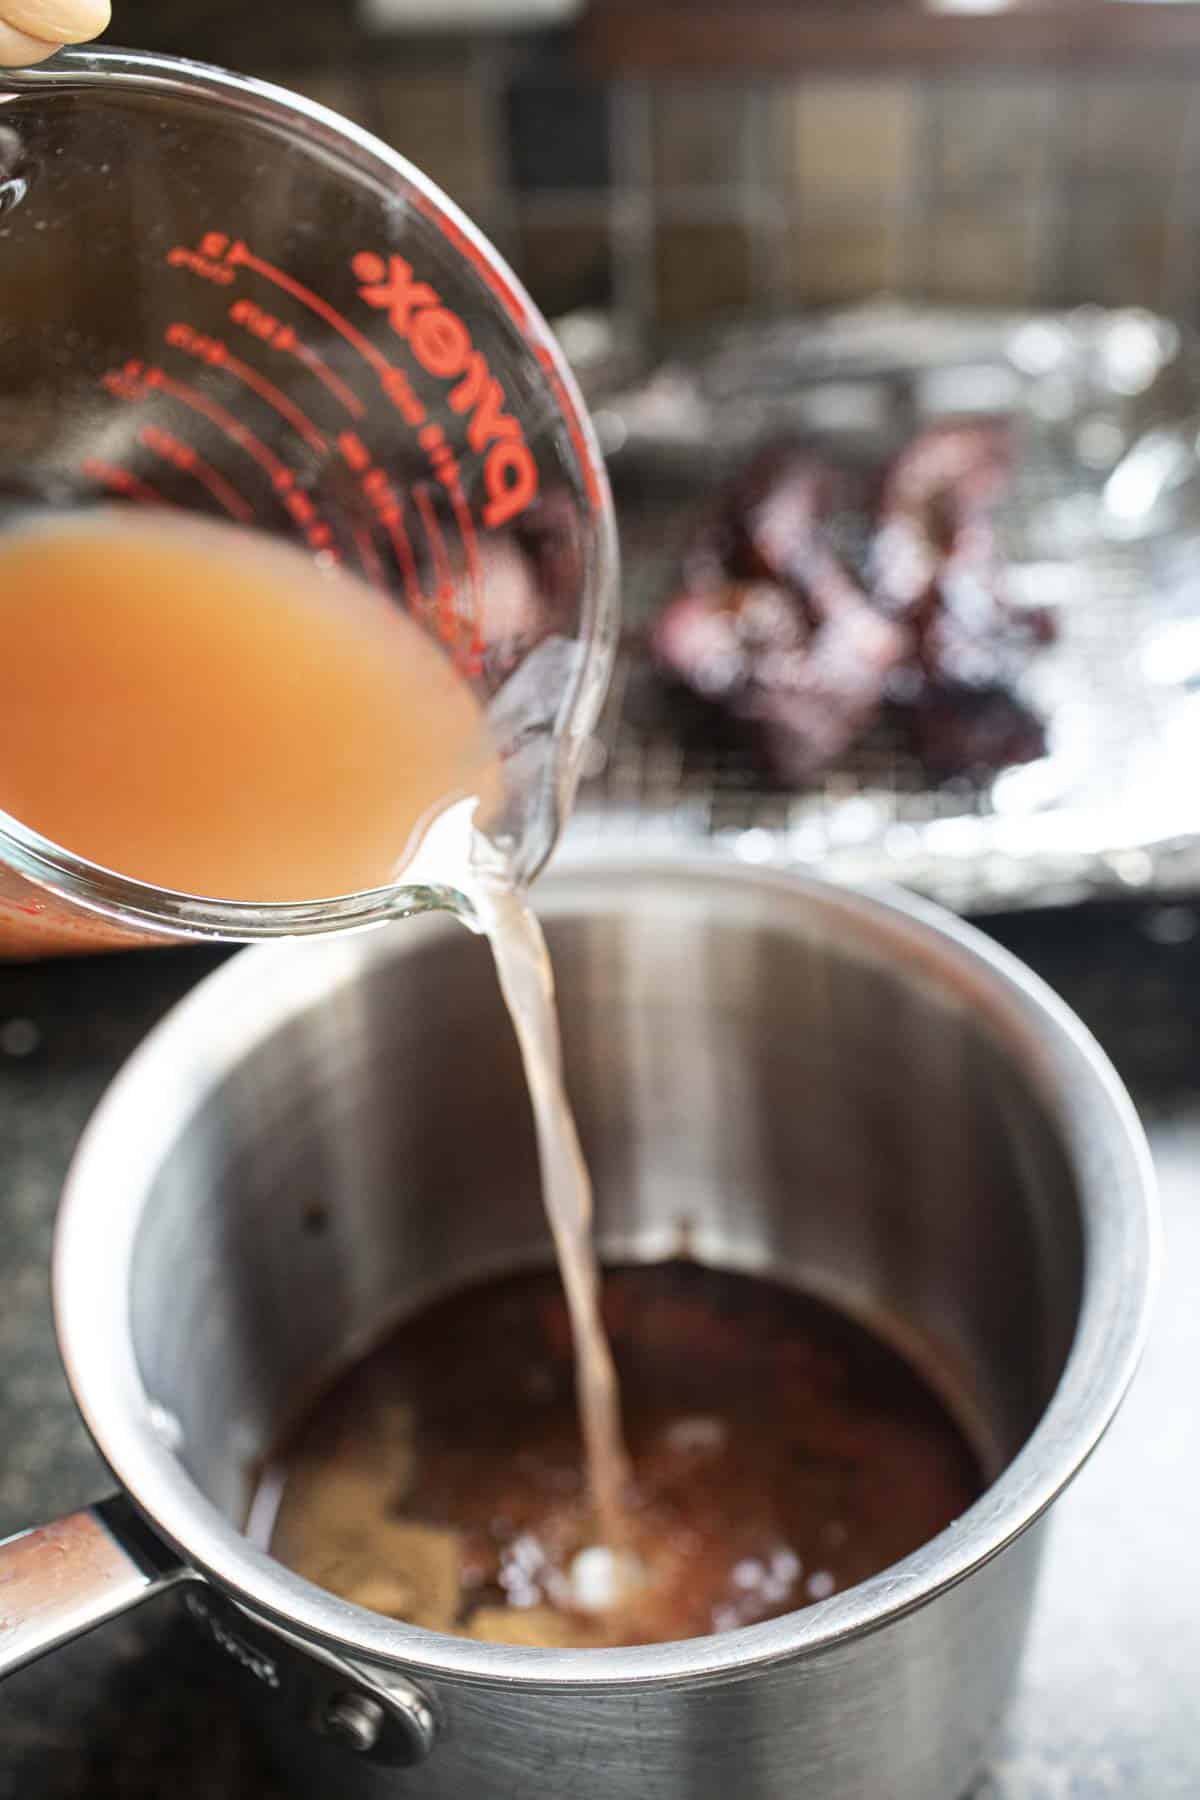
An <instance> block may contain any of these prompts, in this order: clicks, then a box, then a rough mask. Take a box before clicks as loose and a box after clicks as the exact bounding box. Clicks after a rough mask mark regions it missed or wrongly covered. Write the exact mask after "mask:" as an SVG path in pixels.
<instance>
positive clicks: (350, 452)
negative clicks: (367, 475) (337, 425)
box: [338, 431, 371, 475]
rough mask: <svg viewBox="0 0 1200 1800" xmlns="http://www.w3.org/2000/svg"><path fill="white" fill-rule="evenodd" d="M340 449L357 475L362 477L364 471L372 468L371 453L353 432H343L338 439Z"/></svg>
mask: <svg viewBox="0 0 1200 1800" xmlns="http://www.w3.org/2000/svg"><path fill="white" fill-rule="evenodd" d="M338 449H339V450H340V451H341V453H342V455H343V456H344V457H345V459H346V461H347V463H348V464H349V465H350V467H351V468H352V469H353V470H354V473H355V474H356V475H361V474H362V472H363V470H364V469H369V468H370V466H371V452H370V451H369V450H368V449H367V446H366V445H365V444H364V443H363V441H362V439H361V438H360V437H358V436H357V435H356V433H354V432H353V431H343V433H342V435H341V436H340V437H339V439H338Z"/></svg>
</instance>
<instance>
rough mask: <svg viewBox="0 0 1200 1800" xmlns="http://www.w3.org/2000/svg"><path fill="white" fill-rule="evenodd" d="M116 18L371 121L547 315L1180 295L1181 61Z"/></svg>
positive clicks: (1199, 155) (1193, 261)
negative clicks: (921, 64)
mask: <svg viewBox="0 0 1200 1800" xmlns="http://www.w3.org/2000/svg"><path fill="white" fill-rule="evenodd" d="M267 10H268V11H269V10H270V9H267ZM121 17H122V26H123V35H124V36H125V37H126V38H127V39H128V40H129V41H136V42H144V43H147V44H150V45H151V46H152V47H154V48H162V49H176V50H179V51H182V52H184V53H187V54H196V55H202V56H207V57H209V58H210V59H211V60H214V61H221V62H224V63H226V64H228V65H230V66H232V67H235V68H243V69H247V70H249V71H251V72H253V73H256V74H261V75H266V76H269V77H271V78H273V79H277V80H279V81H281V82H283V83H284V84H285V85H290V86H292V87H296V88H299V89H301V90H302V91H304V92H307V93H309V94H311V95H312V96H313V97H314V98H317V99H320V100H322V101H324V102H325V103H326V104H328V105H331V106H333V107H335V108H337V109H338V110H341V111H345V112H347V113H349V114H350V115H351V116H353V117H354V118H356V119H358V120H359V121H360V122H362V123H363V124H365V125H367V126H369V127H370V128H372V129H373V130H375V131H377V132H378V133H379V134H380V135H381V136H383V137H384V138H386V139H387V140H388V141H389V142H390V143H392V144H394V145H395V146H396V147H397V148H398V149H400V150H401V151H403V152H404V153H405V154H406V155H408V156H410V157H411V158H412V160H413V161H414V162H416V163H418V164H419V165H420V166H421V167H422V168H424V169H425V170H426V171H427V172H428V173H429V174H430V175H431V176H432V177H433V178H434V180H436V181H438V182H439V183H440V184H441V185H442V186H444V187H445V188H446V189H447V190H448V192H449V193H451V194H452V195H453V196H454V198H455V199H457V200H458V201H459V202H460V203H461V204H462V206H463V207H464V208H465V209H466V211H467V212H468V213H470V214H471V215H472V216H473V217H474V218H476V219H477V220H478V222H479V224H480V225H481V226H482V228H483V229H484V230H485V231H487V232H488V234H489V235H490V236H492V237H494V238H495V239H496V241H497V242H498V243H499V244H500V245H501V247H502V248H503V249H504V251H505V253H506V254H507V255H508V256H509V257H510V259H511V260H512V262H513V263H514V264H515V266H516V267H517V268H518V270H519V271H520V272H521V274H522V275H523V276H524V277H525V279H526V280H527V282H528V283H529V285H530V287H531V288H532V290H533V292H534V294H535V296H536V298H537V299H538V300H539V301H540V303H541V304H542V306H543V307H544V308H545V309H546V310H547V311H548V312H549V313H551V314H552V315H553V314H557V313H561V312H563V311H566V310H569V309H572V308H576V307H590V306H608V305H615V306H617V307H618V308H619V309H621V310H622V311H623V312H624V313H625V314H626V315H628V316H629V317H630V318H631V319H634V320H637V321H639V322H649V323H658V324H662V325H665V326H675V325H686V324H691V323H694V322H697V321H700V320H703V319H706V318H708V317H711V316H714V315H719V314H723V313H728V312H729V311H730V310H732V309H736V308H743V307H747V306H762V307H768V308H777V307H779V306H787V305H808V304H824V303H828V302H835V301H841V300H847V299H854V298H859V297H862V296H866V295H871V294H876V293H879V292H880V291H884V290H886V291H890V292H893V293H895V292H902V293H904V294H906V295H911V296H924V297H927V298H931V299H944V300H967V301H980V302H997V303H1001V304H1005V303H1014V304H1021V303H1033V304H1043V303H1044V304H1050V305H1056V304H1061V303H1073V302H1076V301H1085V300H1096V301H1102V302H1127V303H1132V302H1136V303H1141V304H1145V305H1149V306H1154V307H1160V308H1163V309H1165V310H1168V311H1172V312H1176V313H1181V314H1184V315H1186V316H1195V315H1196V313H1197V311H1198V309H1200V84H1197V83H1196V81H1195V80H1194V79H1193V78H1191V77H1190V76H1185V75H1180V76H1175V75H1172V74H1170V73H1163V74H1159V75H1155V76H1147V75H1145V74H1138V75H1131V76H1129V77H1128V78H1124V79H1122V78H1114V77H1113V76H1111V75H1106V76H1062V77H1058V76H1050V75H1042V74H1039V73H1036V72H1034V73H1030V74H1026V75H1018V74H1015V73H1013V72H1011V71H1006V72H1004V73H996V74H990V75H989V74H986V73H979V74H972V75H965V74H964V75H956V76H953V77H944V78H943V77H937V78H932V77H931V78H925V79H922V78H917V77H913V76H908V75H903V76H895V77H883V78H879V79H864V78H861V77H857V78H854V79H846V80H841V79H832V78H821V79H819V80H810V81H806V80H803V79H798V78H791V77H789V78H788V79H787V80H780V81H778V82H771V81H761V82H753V83H751V82H746V81H743V80H729V81H727V82H723V83H722V82H713V81H698V80H691V79H687V80H684V79H679V80H659V79H644V78H637V79H627V80H618V81H614V82H595V81H592V80H589V79H588V78H587V77H586V75H584V74H582V73H581V72H580V70H579V68H578V65H577V63H576V62H575V60H574V59H573V56H572V50H571V45H570V42H569V40H567V39H561V38H557V37H554V38H550V37H535V38H522V39H513V40H500V39H496V38H491V39H469V38H464V39H460V40H456V41H454V42H451V43H443V44H438V43H431V42H429V41H428V40H421V39H397V40H393V41H391V42H389V43H387V44H384V45H379V44H373V43H369V42H366V41H364V40H362V39H361V38H360V37H359V36H358V35H357V34H356V31H355V29H354V27H353V24H352V22H351V21H352V17H353V8H352V7H351V6H349V5H345V6H339V5H330V4H324V5H323V4H321V3H320V0H310V4H309V5H308V6H304V5H296V6H295V7H294V8H289V27H288V35H287V38H286V41H285V40H284V39H283V38H281V37H280V36H279V35H278V33H277V32H276V31H274V30H270V29H260V26H261V22H262V15H261V10H260V9H254V8H248V7H246V6H245V5H244V4H240V5H235V4H234V3H233V0H189V3H185V0H179V4H177V5H166V6H163V5H161V4H158V5H154V6H151V4H150V0H127V3H126V5H125V7H124V8H123V9H122V14H121ZM735 17H736V15H734V14H733V13H731V14H730V20H731V24H730V29H731V30H734V29H736V23H735ZM256 18H257V22H256ZM181 21H190V22H188V23H187V25H186V29H185V28H184V24H183V23H181Z"/></svg>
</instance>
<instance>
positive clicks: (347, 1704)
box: [324, 1694, 384, 1751]
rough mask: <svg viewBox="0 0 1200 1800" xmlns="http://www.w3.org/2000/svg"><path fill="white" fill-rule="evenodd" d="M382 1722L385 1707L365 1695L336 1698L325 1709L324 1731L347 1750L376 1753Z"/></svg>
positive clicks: (340, 1695)
mask: <svg viewBox="0 0 1200 1800" xmlns="http://www.w3.org/2000/svg"><path fill="white" fill-rule="evenodd" d="M383 1720H384V1714H383V1708H382V1706H380V1704H379V1702H378V1700H371V1699H369V1698H368V1697H367V1695H366V1694H335V1695H334V1697H333V1699H332V1700H331V1701H330V1702H329V1704H328V1706H327V1707H326V1708H325V1718H324V1725H325V1730H326V1731H327V1732H328V1733H329V1736H330V1737H334V1738H337V1740H338V1742H339V1743H340V1744H344V1745H345V1746H346V1748H347V1749H348V1750H358V1751H367V1750H373V1749H374V1748H375V1743H376V1740H377V1739H378V1737H379V1733H380V1732H381V1730H382V1729H383Z"/></svg>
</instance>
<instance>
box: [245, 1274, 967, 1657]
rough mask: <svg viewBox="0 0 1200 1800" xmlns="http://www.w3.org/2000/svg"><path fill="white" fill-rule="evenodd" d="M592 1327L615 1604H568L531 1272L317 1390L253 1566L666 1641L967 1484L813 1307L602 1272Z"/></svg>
mask: <svg viewBox="0 0 1200 1800" xmlns="http://www.w3.org/2000/svg"><path fill="white" fill-rule="evenodd" d="M604 1312H605V1318H606V1321H607V1325H608V1329H609V1332H610V1333H611V1336H612V1343H613V1348H614V1352H615V1356H616V1361H617V1367H618V1370H619V1374H620V1379H621V1391H622V1396H623V1402H624V1412H625V1427H626V1434H627V1438H628V1443H629V1449H630V1452H631V1455H632V1458H633V1464H634V1470H635V1489H634V1492H633V1494H632V1495H631V1496H630V1508H629V1542H628V1545H627V1546H626V1550H627V1553H628V1555H629V1556H630V1557H632V1559H633V1565H632V1566H635V1567H636V1568H637V1570H638V1579H637V1580H636V1581H633V1582H631V1583H629V1584H627V1586H626V1588H625V1590H624V1592H623V1594H622V1597H621V1599H620V1600H619V1601H618V1603H617V1604H616V1605H614V1606H610V1607H608V1608H607V1609H605V1610H602V1611H598V1612H589V1611H587V1610H586V1608H585V1606H584V1605H583V1604H582V1603H581V1596H582V1595H583V1592H584V1590H585V1589H586V1587H587V1583H586V1581H584V1580H582V1571H583V1565H581V1564H579V1563H576V1561H575V1559H576V1557H577V1556H578V1554H579V1552H580V1551H582V1550H584V1549H586V1548H587V1546H589V1545H590V1544H591V1543H592V1542H593V1541H594V1530H593V1527H592V1521H591V1519H590V1517H589V1512H588V1507H587V1494H586V1489H585V1486H584V1482H583V1477H582V1469H581V1460H580V1443H579V1434H578V1426H577V1419H576V1405H575V1384H574V1367H573V1362H572V1353H571V1339H570V1332H569V1329H568V1324H567V1318H566V1310H565V1307H564V1304H563V1300H562V1295H561V1290H560V1287H559V1283H558V1280H557V1277H556V1276H555V1275H554V1274H553V1273H550V1272H546V1273H536V1274H526V1275H518V1276H513V1277H510V1278H506V1279H504V1280H499V1281H494V1282H490V1283H488V1284H486V1285H484V1286H480V1287H477V1288H473V1289H468V1290H464V1291H461V1292H459V1293H457V1294H455V1295H454V1296H453V1297H451V1298H450V1299H447V1300H444V1301H442V1302H440V1303H439V1304H437V1305H435V1306H432V1307H430V1308H429V1309H428V1310H426V1311H424V1312H422V1313H420V1314H419V1315H417V1316H416V1317H415V1318H413V1319H411V1320H409V1321H408V1322H407V1323H406V1324H404V1325H401V1326H400V1327H399V1328H398V1329H397V1330H396V1331H395V1332H394V1333H393V1334H392V1335H391V1336H390V1337H389V1338H388V1339H387V1340H386V1342H384V1343H383V1344H382V1345H381V1346H380V1347H379V1348H378V1349H377V1350H376V1351H374V1352H373V1353H372V1354H371V1355H369V1356H367V1357H366V1358H364V1359H363V1360H362V1361H361V1362H359V1363H358V1364H356V1365H355V1366H354V1367H353V1368H351V1369H349V1370H348V1371H347V1372H346V1373H345V1374H344V1375H343V1376H342V1377H341V1379H340V1380H339V1381H337V1382H336V1384H335V1385H334V1386H333V1387H332V1388H330V1389H329V1390H328V1391H327V1392H326V1394H325V1395H324V1397H323V1398H322V1399H321V1400H320V1402H319V1403H318V1404H317V1405H316V1406H315V1407H314V1408H313V1409H312V1410H311V1411H310V1412H309V1413H308V1415H307V1416H306V1417H305V1418H304V1419H303V1420H302V1422H301V1423H300V1425H299V1427H298V1428H297V1429H296V1430H295V1431H294V1432H293V1433H292V1434H291V1436H290V1437H289V1439H288V1440H287V1441H286V1442H285V1443H284V1444H283V1445H282V1446H281V1447H280V1450H279V1453H278V1455H277V1457H276V1458H274V1459H273V1461H272V1463H271V1465H270V1466H269V1468H268V1470H267V1471H266V1473H265V1475H264V1478H263V1480H264V1488H265V1490H267V1491H265V1492H264V1494H263V1495H262V1496H260V1505H259V1506H258V1507H257V1508H256V1514H255V1516H256V1518H257V1519H259V1520H261V1519H262V1518H263V1517H264V1516H265V1515H267V1514H269V1513H271V1512H273V1513H274V1519H273V1524H272V1525H271V1526H270V1527H269V1529H270V1546H271V1549H272V1551H273V1553H274V1554H275V1555H276V1556H277V1557H278V1558H279V1559H280V1560H281V1561H282V1562H284V1563H286V1564H288V1565H289V1566H290V1567H291V1568H293V1569H295V1570H297V1571H298V1572H299V1573H301V1574H303V1575H306V1576H308V1577H309V1578H310V1579H311V1580H313V1581H315V1582H317V1583H319V1584H320V1585H321V1586H323V1587H326V1588H328V1589H330V1590H332V1591H333V1592H335V1593H338V1594H340V1595H342V1596H343V1597H345V1598H347V1599H350V1600H353V1601H356V1602H358V1603H359V1604H361V1605H364V1606H367V1607H370V1608H372V1609H373V1610H375V1611H378V1612H383V1613H387V1614H390V1615H391V1616H393V1617H396V1618H403V1619H408V1620H410V1621H412V1622H413V1623H417V1624H421V1625H425V1626H428V1627H430V1628H432V1629H435V1630H439V1631H449V1632H455V1633H458V1634H460V1635H463V1636H474V1637H480V1638H487V1639H491V1640H494V1641H499V1642H509V1643H524V1644H543V1645H552V1646H567V1645H577V1646H598V1645H610V1644H635V1643H653V1642H665V1641H669V1640H672V1639H679V1638H687V1637H693V1636H697V1635H700V1634H703V1633H706V1632H712V1631H724V1630H729V1629H731V1628H733V1627H736V1626H740V1625H749V1624H753V1623H756V1622H758V1621H760V1620H764V1619H769V1618H773V1617H775V1616H776V1615H778V1614H780V1613H785V1612H790V1611H792V1610H794V1609H795V1608H797V1607H802V1606H806V1605H809V1604H811V1603H812V1602H814V1601H817V1600H822V1599H825V1598H827V1597H828V1596H829V1595H831V1594H834V1593H838V1592H840V1591H841V1590H843V1589H844V1588H848V1587H851V1586H853V1585H854V1584H855V1583H856V1582H859V1581H862V1580H864V1579H865V1578H866V1577H868V1576H870V1575H874V1574H876V1573H878V1572H879V1571H880V1570H882V1569H885V1568H886V1567H887V1566H888V1565H889V1564H891V1563H894V1562H896V1561H897V1560H898V1559H899V1558H901V1557H903V1556H905V1555H907V1554H908V1553H909V1552H910V1551H912V1550H915V1549H916V1548H917V1547H918V1546H919V1545H921V1544H923V1543H925V1542H927V1541H928V1540H929V1539H930V1538H932V1537H934V1536H935V1535H936V1534H937V1533H938V1532H939V1531H941V1530H942V1529H943V1528H944V1527H945V1526H946V1525H948V1524H949V1523H950V1522H951V1521H952V1520H953V1519H955V1518H956V1517H957V1516H958V1515H959V1514H960V1513H961V1512H962V1511H963V1510H964V1509H965V1508H966V1507H967V1506H969V1505H970V1504H971V1502H972V1500H974V1499H975V1498H976V1496H977V1495H978V1494H979V1492H980V1490H981V1488H982V1486H983V1476H982V1473H981V1469H980V1465H979V1462H978V1459H977V1458H976V1456H975V1454H974V1453H973V1451H972V1449H971V1447H970V1445H969V1444H968V1442H967V1440H966V1438H965V1437H964V1435H963V1433H962V1432H961V1430H960V1429H959V1427H958V1426H957V1425H956V1423H955V1422H954V1420H953V1418H952V1417H951V1416H950V1414H949V1412H948V1411H947V1410H946V1407H945V1406H944V1404H943V1403H942V1401H941V1400H940V1399H939V1398H938V1397H937V1396H936V1395H935V1394H934V1393H933V1391H932V1389H931V1388H930V1387H929V1386H928V1385H927V1383H926V1382H925V1381H924V1380H923V1379H922V1378H921V1377H920V1376H918V1375H917V1374H916V1373H915V1372H914V1370H913V1369H912V1368H911V1367H910V1365H909V1364H908V1363H907V1362H906V1361H904V1360H903V1359H902V1358H901V1357H900V1356H899V1355H898V1354H897V1353H896V1352H895V1351H894V1350H892V1349H891V1348H889V1347H888V1346H887V1345H885V1344H884V1343H883V1342H881V1341H880V1340H879V1339H878V1338H876V1337H874V1336H873V1335H872V1334H871V1333H870V1332H868V1331H866V1330H864V1329H863V1328H862V1327H861V1326H860V1325H858V1324H855V1323H853V1322H851V1321H850V1320H849V1319H847V1318H845V1317H844V1316H843V1315H841V1314H840V1313H838V1312H836V1311H834V1310H833V1309H832V1308H831V1307H829V1306H827V1305H825V1304H823V1303H822V1302H820V1301H817V1300H814V1299H812V1298H809V1297H807V1296H804V1295H801V1294H797V1293H795V1292H793V1291H792V1290H790V1289H788V1288H785V1287H782V1286H780V1285H778V1284H776V1283H773V1282H769V1281H765V1280H761V1279H759V1278H757V1277H750V1276H744V1275H733V1274H725V1273H721V1272H717V1271H713V1270H710V1269H705V1268H702V1267H699V1266H698V1265H695V1264H692V1263H686V1262H672V1263H661V1264H654V1265H649V1266H645V1267H638V1268H618V1269H612V1270H609V1271H607V1272H606V1274H605V1278H604ZM270 1490H273V1491H274V1494H275V1495H278V1505H277V1507H276V1506H275V1504H274V1500H273V1499H271V1498H270V1497H269V1491H270ZM264 1501H265V1502H268V1503H267V1504H265V1505H264V1504H262V1502H264Z"/></svg>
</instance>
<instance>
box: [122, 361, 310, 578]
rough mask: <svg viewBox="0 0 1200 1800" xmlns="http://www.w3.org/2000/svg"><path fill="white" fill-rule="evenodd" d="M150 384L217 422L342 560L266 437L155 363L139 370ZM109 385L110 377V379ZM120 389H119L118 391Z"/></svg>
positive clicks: (293, 514) (289, 508) (290, 510)
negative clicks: (256, 432) (270, 447)
mask: <svg viewBox="0 0 1200 1800" xmlns="http://www.w3.org/2000/svg"><path fill="white" fill-rule="evenodd" d="M139 372H140V374H141V379H142V380H143V381H144V383H145V385H146V387H148V388H153V389H156V390H157V391H158V392H159V393H163V394H167V395H168V396H169V397H170V398H171V399H173V400H179V401H181V402H182V403H183V405H184V406H190V407H191V408H192V409H193V410H194V411H195V412H199V413H202V414H203V415H204V417H205V418H206V419H208V420H209V421H210V422H211V423H212V424H214V425H215V426H216V427H217V429H218V431H222V432H224V434H225V436H226V437H228V438H231V439H232V440H233V442H234V443H235V444H237V445H239V446H240V447H241V448H242V449H243V450H245V451H246V453H247V455H249V456H252V457H253V458H254V460H255V462H256V463H257V464H258V465H259V467H260V468H261V469H262V470H263V471H264V472H265V473H266V474H267V475H268V476H269V477H270V480H271V486H272V487H273V488H274V489H275V491H276V493H277V494H278V495H279V497H280V500H281V502H282V505H283V508H284V510H285V512H286V513H287V514H288V516H289V518H291V519H293V520H294V521H295V522H296V524H297V525H299V526H300V527H301V529H302V531H303V532H304V537H305V540H306V542H307V543H308V545H309V548H310V549H312V550H327V551H328V552H329V554H330V556H332V557H333V558H334V560H335V561H338V560H340V555H339V552H338V550H337V548H336V546H335V544H334V541H333V533H332V531H331V530H330V529H329V526H328V525H326V524H325V523H324V521H323V520H321V519H319V518H318V517H317V512H316V508H315V507H314V506H313V504H312V501H311V500H310V499H309V498H308V496H307V495H306V494H304V493H302V492H301V491H300V489H299V487H298V486H297V482H296V475H295V473H294V471H293V470H291V469H289V468H288V467H287V465H286V464H285V463H283V462H281V461H280V459H279V458H278V457H277V456H276V455H275V452H274V451H273V450H269V449H268V448H267V446H266V445H265V444H264V443H263V441H262V439H261V438H259V437H256V436H255V434H254V432H252V431H250V430H249V429H248V428H247V427H246V426H245V425H243V424H242V422H241V420H240V419H236V418H235V417H234V415H233V414H232V413H231V412H229V411H227V410H226V408H225V407H223V406H221V405H220V404H219V403H218V402H217V401H216V400H210V399H209V398H208V396H207V395H206V394H200V393H197V391H196V389H195V388H191V387H188V386H187V384H186V383H185V382H182V381H176V380H174V378H173V377H172V376H170V375H167V374H165V373H164V372H163V370H162V369H159V368H156V367H154V365H153V364H151V365H149V366H148V367H147V368H145V370H144V371H139ZM106 385H107V378H106ZM114 391H116V390H114Z"/></svg>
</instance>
